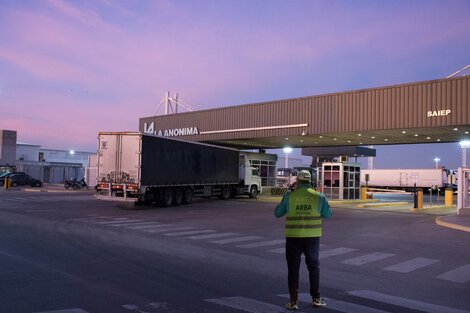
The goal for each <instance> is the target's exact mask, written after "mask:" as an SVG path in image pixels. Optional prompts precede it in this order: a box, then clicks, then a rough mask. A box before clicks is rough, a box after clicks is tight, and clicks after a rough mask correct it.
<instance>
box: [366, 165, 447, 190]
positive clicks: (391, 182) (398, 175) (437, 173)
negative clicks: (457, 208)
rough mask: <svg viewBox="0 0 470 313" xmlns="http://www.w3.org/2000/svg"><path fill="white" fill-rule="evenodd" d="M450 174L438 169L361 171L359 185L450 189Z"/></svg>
mask: <svg viewBox="0 0 470 313" xmlns="http://www.w3.org/2000/svg"><path fill="white" fill-rule="evenodd" d="M451 174H452V172H451V171H449V170H447V169H443V168H439V169H373V170H368V169H362V170H361V185H362V186H368V187H375V188H388V189H399V190H407V191H412V190H413V189H414V187H415V185H416V187H417V188H426V189H427V188H439V189H443V188H452V187H453V184H452V182H453V179H452V178H453V176H452V175H451Z"/></svg>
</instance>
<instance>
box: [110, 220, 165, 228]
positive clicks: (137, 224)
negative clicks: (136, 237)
mask: <svg viewBox="0 0 470 313" xmlns="http://www.w3.org/2000/svg"><path fill="white" fill-rule="evenodd" d="M157 224H158V222H154V221H147V222H141V223H139V222H132V224H130V225H129V226H126V225H124V227H125V228H131V229H133V227H140V226H149V225H157ZM111 226H122V225H111Z"/></svg>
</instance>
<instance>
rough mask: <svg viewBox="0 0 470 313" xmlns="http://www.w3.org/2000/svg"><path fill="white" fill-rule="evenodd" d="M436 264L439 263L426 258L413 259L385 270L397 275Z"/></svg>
mask: <svg viewBox="0 0 470 313" xmlns="http://www.w3.org/2000/svg"><path fill="white" fill-rule="evenodd" d="M437 262H440V261H439V260H434V259H427V258H414V259H411V260H408V261H405V262H401V263H398V264H395V265H392V266H389V267H386V268H385V270H387V271H392V272H398V273H409V272H412V271H415V270H417V269H420V268H423V267H426V266H429V265H432V264H434V263H437Z"/></svg>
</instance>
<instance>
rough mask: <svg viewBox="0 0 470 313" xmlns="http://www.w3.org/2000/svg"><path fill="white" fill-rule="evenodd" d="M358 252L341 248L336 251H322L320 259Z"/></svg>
mask: <svg viewBox="0 0 470 313" xmlns="http://www.w3.org/2000/svg"><path fill="white" fill-rule="evenodd" d="M356 250H357V249H352V248H343V247H341V248H336V249H331V250H325V251H320V256H319V258H320V259H323V258H329V257H332V256H336V255H341V254H346V253H349V252H353V251H356Z"/></svg>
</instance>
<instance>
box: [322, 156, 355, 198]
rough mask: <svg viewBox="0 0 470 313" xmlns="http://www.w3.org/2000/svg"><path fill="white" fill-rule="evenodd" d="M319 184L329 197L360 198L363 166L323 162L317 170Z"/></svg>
mask: <svg viewBox="0 0 470 313" xmlns="http://www.w3.org/2000/svg"><path fill="white" fill-rule="evenodd" d="M317 172H318V175H317V186H318V187H319V188H320V190H322V192H323V193H324V194H325V196H326V197H327V198H328V199H332V200H346V199H359V198H360V190H361V167H360V165H359V164H356V163H339V162H338V163H323V164H322V167H321V168H318V170H317Z"/></svg>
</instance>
